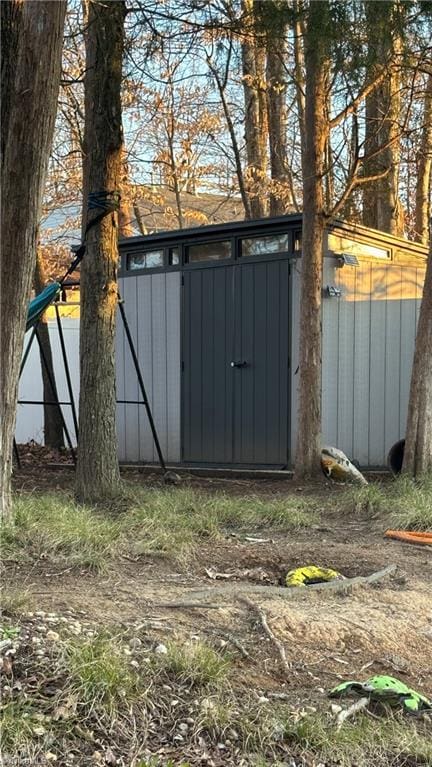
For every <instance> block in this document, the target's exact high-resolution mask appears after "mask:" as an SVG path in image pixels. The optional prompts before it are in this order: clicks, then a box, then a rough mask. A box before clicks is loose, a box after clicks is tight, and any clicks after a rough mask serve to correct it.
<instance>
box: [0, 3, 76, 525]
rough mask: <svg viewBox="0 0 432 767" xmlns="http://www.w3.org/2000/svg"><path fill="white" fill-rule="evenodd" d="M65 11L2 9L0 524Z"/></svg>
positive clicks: (27, 6)
mask: <svg viewBox="0 0 432 767" xmlns="http://www.w3.org/2000/svg"><path fill="white" fill-rule="evenodd" d="M65 11H66V2H63V0H57V2H55V3H52V2H49V1H46V0H38V1H37V2H36V0H27V2H25V3H23V2H21V1H20V0H9V1H6V2H2V3H1V21H2V67H1V78H2V82H1V91H2V120H3V125H2V158H1V170H2V198H3V199H2V212H1V231H2V252H1V273H0V307H1V308H0V312H1V318H0V319H1V322H0V324H1V332H2V339H1V350H0V516H2V517H4V518H5V517H10V516H11V513H12V504H11V486H10V479H11V469H12V444H13V435H14V431H15V418H16V403H17V393H18V378H19V369H20V362H21V355H22V349H23V342H24V332H25V321H26V315H27V303H28V299H29V296H30V289H31V283H32V278H33V274H34V268H35V262H36V236H37V229H38V224H39V218H40V214H41V204H42V193H43V186H44V180H45V175H46V170H47V165H48V158H49V152H50V147H51V143H52V137H53V131H54V121H55V115H56V109H57V98H58V91H59V84H60V71H61V51H62V43H63V25H64V16H65ZM3 94H5V100H3Z"/></svg>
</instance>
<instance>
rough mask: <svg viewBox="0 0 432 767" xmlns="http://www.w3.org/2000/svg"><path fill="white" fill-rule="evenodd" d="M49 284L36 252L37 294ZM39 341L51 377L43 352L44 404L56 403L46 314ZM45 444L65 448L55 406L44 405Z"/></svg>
mask: <svg viewBox="0 0 432 767" xmlns="http://www.w3.org/2000/svg"><path fill="white" fill-rule="evenodd" d="M46 283H47V280H46V276H45V270H44V265H43V258H42V254H41V252H40V250H37V252H36V268H35V273H34V286H35V290H36V293H40V292H41V291H42V290H43V289H44V287H45V285H46ZM38 335H39V340H40V343H41V346H42V349H43V354H44V356H45V360H46V362H47V366H48V370H49V375H48V373H47V371H46V369H45V365H44V362H43V359H42V352H41V353H40V363H41V370H42V386H43V400H44V402H54V400H55V399H56V398H58V395H57V389H56V391H55V392H53V390H52V388H51V384H50V377H51V380H52V381H54V384H55V373H54V364H53V356H52V349H51V342H50V337H49V328H48V322H47V320H46V316H45V314H44V315H42V317H41V319H40V322H39V326H38ZM43 410H44V443H45V445H46V446H47V447H52V448H55V449H57V450H58V449H59V448H61V447H64V439H63V422H62V419H61V416H60V413H59V409H58V407H55V406H54V405H44V409H43Z"/></svg>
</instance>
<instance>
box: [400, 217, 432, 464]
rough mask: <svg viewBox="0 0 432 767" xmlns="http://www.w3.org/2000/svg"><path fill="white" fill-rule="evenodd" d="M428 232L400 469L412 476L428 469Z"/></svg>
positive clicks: (431, 353) (431, 323) (431, 390)
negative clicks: (425, 263) (402, 459)
mask: <svg viewBox="0 0 432 767" xmlns="http://www.w3.org/2000/svg"><path fill="white" fill-rule="evenodd" d="M431 227H432V222H431ZM430 234H431V236H430V245H429V258H428V262H427V267H426V277H425V283H424V287H423V300H422V303H421V308H420V316H419V322H418V327H417V336H416V345H415V354H414V363H413V368H412V374H411V389H410V398H409V406H408V419H407V428H406V439H405V452H404V463H403V471H405V472H406V473H407V474H410V475H411V476H412V477H419V476H421V475H424V474H426V473H430V472H432V232H431V233H430Z"/></svg>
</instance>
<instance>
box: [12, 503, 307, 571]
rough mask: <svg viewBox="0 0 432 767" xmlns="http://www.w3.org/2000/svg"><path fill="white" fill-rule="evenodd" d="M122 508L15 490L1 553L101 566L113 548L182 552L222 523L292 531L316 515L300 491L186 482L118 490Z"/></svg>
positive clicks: (216, 532)
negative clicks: (265, 492)
mask: <svg viewBox="0 0 432 767" xmlns="http://www.w3.org/2000/svg"><path fill="white" fill-rule="evenodd" d="M126 495H128V496H129V498H128V500H127V499H126V505H127V509H126V510H124V505H125V498H124V497H123V498H122V511H117V513H114V512H113V507H110V509H109V513H105V514H103V512H102V510H101V509H100V508H99V509H97V510H95V509H92V508H90V507H86V506H79V505H77V504H76V503H74V502H73V500H72V499H71V498H70V497H68V496H66V495H64V494H60V493H56V494H44V495H36V494H29V495H24V494H23V495H21V496H20V497H19V498H17V499H16V501H15V518H14V523H13V524H8V525H3V526H2V528H1V530H0V535H1V543H2V556H3V559H4V560H8V559H9V560H10V559H12V560H17V561H21V562H22V561H24V562H34V561H37V560H45V561H47V562H51V563H53V564H56V565H59V564H60V565H65V566H72V567H74V566H75V567H80V568H87V569H93V570H98V571H101V570H103V569H104V568H106V567H107V565H108V564H109V563H110V561H112V560H113V559H115V558H116V557H117V556H118V555H121V554H127V555H132V556H139V555H158V556H168V557H171V558H173V559H180V560H181V559H186V558H188V557H190V556H192V555H193V553H194V551H196V549H197V546H199V544H200V542H201V541H203V540H209V539H212V538H215V539H216V538H218V537H220V536H221V535H223V534H224V532H225V531H226V530H229V529H236V530H247V531H249V532H251V531H254V530H261V529H264V528H265V529H268V528H271V529H273V530H283V531H286V532H288V531H295V530H298V529H300V528H302V527H308V526H310V525H311V524H312V523H313V522H314V521H315V519H316V514H315V504H314V502H313V501H309V502H308V501H305V500H304V499H302V498H294V499H293V498H287V499H276V500H264V499H262V498H258V497H255V496H250V497H245V498H230V497H229V496H226V495H222V494H220V495H214V496H211V495H206V494H205V493H202V492H200V491H196V490H192V489H190V488H170V489H166V488H164V489H162V490H160V489H149V490H139V489H136V488H134V491H133V493H132V491H131V489H127V490H126Z"/></svg>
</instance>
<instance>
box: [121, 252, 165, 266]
mask: <svg viewBox="0 0 432 767" xmlns="http://www.w3.org/2000/svg"><path fill="white" fill-rule="evenodd" d="M163 265H164V252H163V249H161V250H148V251H146V252H145V253H133V254H129V255H128V256H127V257H126V269H127V270H128V271H133V270H134V269H155V268H157V267H158V266H163Z"/></svg>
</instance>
